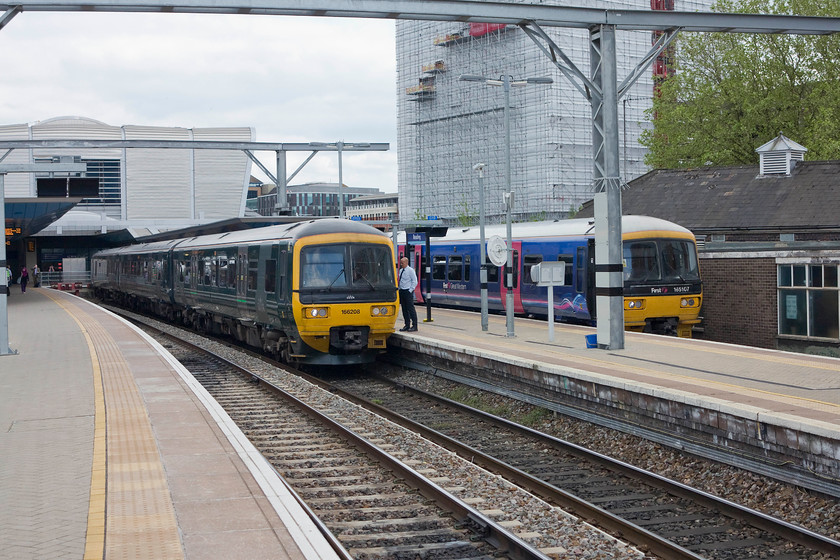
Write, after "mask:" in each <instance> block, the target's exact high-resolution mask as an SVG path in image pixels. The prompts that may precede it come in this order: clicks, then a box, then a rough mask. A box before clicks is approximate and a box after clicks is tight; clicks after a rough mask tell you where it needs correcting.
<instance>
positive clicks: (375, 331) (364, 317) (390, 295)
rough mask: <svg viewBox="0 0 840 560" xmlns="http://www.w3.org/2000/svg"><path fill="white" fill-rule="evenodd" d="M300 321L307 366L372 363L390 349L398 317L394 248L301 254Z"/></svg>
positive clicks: (319, 249) (343, 247) (363, 246)
mask: <svg viewBox="0 0 840 560" xmlns="http://www.w3.org/2000/svg"><path fill="white" fill-rule="evenodd" d="M296 292H297V293H296V298H295V299H296V305H295V310H294V312H295V323H296V325H297V330H298V334H299V338H300V342H301V344H304V345H306V346H307V347H308V348H309V349H311V352H309V353H308V356H307V359H306V360H305V361H306V362H307V363H315V364H355V363H368V362H372V361H373V360H374V359H375V358H376V356H377V355H378V354H380V353H382V352H384V351H385V350H386V348H387V339H388V337H389V336H390V335H391V334H393V332H394V325H395V323H396V319H397V290H396V282H395V276H394V266H393V257H392V251H391V247H390V246H389V245H385V244H372V243H341V244H338V243H337V244H326V245H313V246H309V247H304V248H303V249H302V250H301V259H300V276H299V287H298V289H297V291H296Z"/></svg>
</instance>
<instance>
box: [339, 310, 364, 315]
mask: <svg viewBox="0 0 840 560" xmlns="http://www.w3.org/2000/svg"><path fill="white" fill-rule="evenodd" d="M341 313H342V314H344V315H358V314H359V313H361V311H359V310H358V309H342V310H341Z"/></svg>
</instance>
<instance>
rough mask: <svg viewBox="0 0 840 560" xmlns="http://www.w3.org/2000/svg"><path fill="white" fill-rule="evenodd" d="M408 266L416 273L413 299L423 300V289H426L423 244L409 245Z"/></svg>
mask: <svg viewBox="0 0 840 560" xmlns="http://www.w3.org/2000/svg"><path fill="white" fill-rule="evenodd" d="M408 247H409V249H410V250H409V253H408V266H410V267H411V268H413V269H414V272H415V273H416V274H417V288H416V289H415V290H414V301H425V299H424V297H423V293H424V292H423V290H425V289H426V285H425V284H424V282H425V281H426V270H425V266H426V264H425V263H424V262H423V245H419V244H418V245H409V246H408Z"/></svg>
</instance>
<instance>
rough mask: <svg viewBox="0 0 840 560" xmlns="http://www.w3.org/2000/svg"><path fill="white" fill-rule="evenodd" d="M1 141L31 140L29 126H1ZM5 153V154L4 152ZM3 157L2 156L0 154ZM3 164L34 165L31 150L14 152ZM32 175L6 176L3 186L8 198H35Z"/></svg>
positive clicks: (12, 174) (15, 174)
mask: <svg viewBox="0 0 840 560" xmlns="http://www.w3.org/2000/svg"><path fill="white" fill-rule="evenodd" d="M0 140H29V125H28V124H8V125H3V126H0ZM4 153H5V152H4ZM0 155H2V154H0ZM3 163H32V160H31V159H30V155H29V150H14V151H13V152H12V153H10V154H9V155H8V156H6V158H5V159H4V160H3ZM30 175H31V173H10V174H8V175H6V180H5V181H4V183H3V186H4V187H5V190H6V198H27V197H30V196H35V193H34V189H33V188H32V185H33V184H34V183H33V182H32V180H31V177H30Z"/></svg>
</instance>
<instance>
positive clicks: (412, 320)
mask: <svg viewBox="0 0 840 560" xmlns="http://www.w3.org/2000/svg"><path fill="white" fill-rule="evenodd" d="M398 278H399V283H398V286H399V289H400V307H401V308H402V314H403V320H404V321H405V326H404V327H403V328H401V329H400V330H401V331H403V332H406V331H408V332H415V331H417V310H416V309H414V289H415V288H417V274H416V273H415V272H414V269H413V268H411V267H410V266H408V258H406V257H403V258H401V259H400V273H399V276H398Z"/></svg>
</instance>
